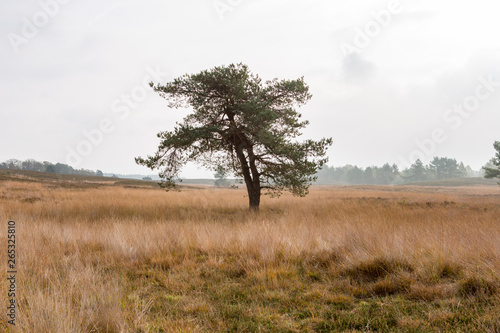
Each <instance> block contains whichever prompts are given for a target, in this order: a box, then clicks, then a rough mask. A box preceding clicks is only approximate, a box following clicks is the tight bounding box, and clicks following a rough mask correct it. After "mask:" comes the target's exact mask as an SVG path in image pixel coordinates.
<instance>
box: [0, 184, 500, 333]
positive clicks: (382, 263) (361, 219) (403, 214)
mask: <svg viewBox="0 0 500 333" xmlns="http://www.w3.org/2000/svg"><path fill="white" fill-rule="evenodd" d="M0 178H1V177H0ZM137 184H139V185H137ZM137 184H135V185H124V184H121V185H120V184H113V182H112V181H109V180H106V181H102V182H100V183H98V182H96V181H84V180H75V181H73V182H71V181H67V180H64V181H62V180H58V179H44V180H40V181H36V180H34V179H33V178H30V177H29V176H24V177H21V176H18V177H17V176H16V177H11V178H9V177H4V178H3V179H0V221H2V222H1V223H2V230H3V233H4V235H5V236H2V237H1V243H0V244H1V246H0V262H1V263H2V265H3V267H6V263H7V253H6V252H7V250H6V249H7V245H6V243H7V240H6V239H7V237H6V235H7V233H6V230H7V221H9V220H11V219H12V220H15V221H16V223H17V234H16V236H17V240H18V243H17V260H18V274H17V280H18V281H17V282H18V285H17V289H18V302H19V307H18V309H17V312H18V313H17V322H16V329H15V330H13V329H12V326H10V325H8V324H7V317H6V314H5V312H6V311H5V308H6V305H7V281H6V279H4V278H2V279H1V280H0V281H1V282H0V304H1V306H2V307H3V308H4V311H2V313H1V314H0V332H2V331H5V332H39V333H43V332H51V333H53V332H64V333H66V332H370V331H373V332H375V331H376V332H500V279H499V273H500V188H498V187H496V186H480V187H479V186H477V187H447V188H443V187H422V186H420V187H411V186H404V187H403V186H397V187H376V186H366V187H362V186H358V187H319V186H318V187H313V188H312V189H311V193H310V194H309V195H308V196H307V197H306V198H294V197H291V196H289V195H284V196H282V197H281V198H279V199H269V198H264V200H263V202H262V204H261V212H260V213H259V214H258V215H255V214H253V213H249V212H248V211H247V204H248V203H247V198H246V197H245V193H244V191H243V190H230V189H227V190H217V189H208V188H206V189H189V188H185V189H183V190H182V191H181V192H168V193H167V192H165V191H163V190H161V189H155V188H152V187H151V186H149V187H148V186H141V185H140V183H139V182H138V183H137ZM5 270H6V269H5ZM5 270H4V271H5ZM4 274H6V273H4Z"/></svg>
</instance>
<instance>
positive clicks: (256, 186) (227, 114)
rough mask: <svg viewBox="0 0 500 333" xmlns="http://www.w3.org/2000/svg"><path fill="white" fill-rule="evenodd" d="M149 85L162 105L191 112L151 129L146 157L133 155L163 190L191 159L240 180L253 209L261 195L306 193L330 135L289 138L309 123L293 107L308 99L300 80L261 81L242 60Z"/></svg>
mask: <svg viewBox="0 0 500 333" xmlns="http://www.w3.org/2000/svg"><path fill="white" fill-rule="evenodd" d="M151 86H152V87H153V89H154V90H155V91H156V92H158V93H159V94H160V95H161V96H162V97H164V98H165V99H166V100H167V101H168V102H169V104H168V105H169V107H171V108H179V107H191V108H192V110H193V112H192V113H190V114H189V115H188V116H186V117H185V118H184V119H183V122H182V123H177V124H176V127H175V128H174V130H173V131H165V132H160V133H158V137H159V138H160V139H161V142H160V145H159V147H158V151H157V152H156V153H155V154H154V155H153V156H148V157H147V158H141V157H138V158H136V162H137V163H138V164H141V165H145V166H147V167H149V168H151V169H159V170H160V177H161V178H162V182H161V185H162V186H163V187H165V188H166V189H167V190H168V189H172V188H174V187H175V186H176V184H175V179H176V177H178V175H179V172H180V170H181V168H182V166H184V165H185V164H186V163H187V162H189V161H195V162H198V163H201V164H202V165H204V166H205V167H207V168H209V169H212V170H216V169H218V168H223V169H224V170H225V171H227V173H228V174H233V175H234V176H236V177H240V178H243V180H244V181H245V184H246V188H247V191H248V198H249V205H250V209H254V210H257V209H258V208H259V204H260V197H261V193H265V194H271V195H272V196H276V195H280V194H281V193H282V191H283V190H286V191H290V192H291V193H292V194H293V195H296V196H305V195H306V194H307V193H308V188H309V185H310V184H311V182H313V181H314V180H315V179H316V176H315V174H316V172H317V171H318V169H319V168H321V166H322V165H323V164H324V163H325V162H327V160H328V159H327V158H326V157H325V154H326V149H327V148H328V146H330V145H331V143H332V139H331V138H323V139H321V140H319V141H313V140H305V141H303V142H299V141H297V140H296V138H297V137H298V136H300V135H301V132H300V130H301V129H302V128H304V127H305V126H306V125H308V121H300V117H301V115H300V113H298V112H297V111H296V110H295V109H296V107H299V106H302V105H304V104H305V103H307V101H309V99H311V97H312V95H311V94H310V93H309V87H308V86H307V85H306V84H305V83H304V79H303V78H300V79H297V80H278V79H273V80H270V81H266V82H265V83H263V82H262V80H261V79H260V78H259V76H258V75H254V74H252V73H251V72H250V71H249V69H248V67H247V66H246V65H243V64H237V65H235V64H231V65H229V66H221V67H215V68H213V69H210V70H205V71H202V72H200V73H198V74H192V75H188V74H186V75H183V76H181V77H179V78H177V79H174V80H173V81H172V82H168V83H166V84H165V85H161V84H159V83H157V84H156V85H154V84H153V83H151Z"/></svg>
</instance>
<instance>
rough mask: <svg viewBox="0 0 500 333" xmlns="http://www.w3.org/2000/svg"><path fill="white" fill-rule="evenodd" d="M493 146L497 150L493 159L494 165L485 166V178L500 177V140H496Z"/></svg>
mask: <svg viewBox="0 0 500 333" xmlns="http://www.w3.org/2000/svg"><path fill="white" fill-rule="evenodd" d="M493 147H494V148H495V150H496V151H497V152H496V154H495V157H494V158H493V159H492V160H491V163H492V164H493V166H494V167H484V171H485V173H484V177H485V178H500V141H495V143H494V144H493ZM499 184H500V182H499Z"/></svg>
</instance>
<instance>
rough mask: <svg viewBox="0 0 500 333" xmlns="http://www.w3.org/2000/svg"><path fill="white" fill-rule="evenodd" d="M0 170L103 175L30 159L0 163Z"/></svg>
mask: <svg viewBox="0 0 500 333" xmlns="http://www.w3.org/2000/svg"><path fill="white" fill-rule="evenodd" d="M0 169H12V170H29V171H39V172H49V173H57V174H65V175H84V176H98V177H103V176H104V174H103V173H102V171H101V170H97V171H92V170H87V169H74V168H73V167H71V166H69V165H67V164H62V163H56V164H53V163H50V162H47V161H45V162H38V161H35V160H32V159H29V160H26V161H20V160H16V159H10V160H7V161H5V162H0Z"/></svg>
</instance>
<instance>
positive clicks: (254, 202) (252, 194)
mask: <svg viewBox="0 0 500 333" xmlns="http://www.w3.org/2000/svg"><path fill="white" fill-rule="evenodd" d="M248 199H249V203H250V210H251V211H254V212H258V211H259V205H260V188H259V189H253V190H252V191H248Z"/></svg>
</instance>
